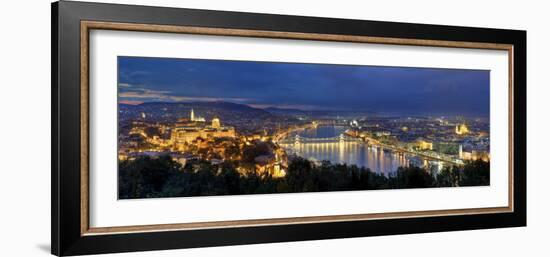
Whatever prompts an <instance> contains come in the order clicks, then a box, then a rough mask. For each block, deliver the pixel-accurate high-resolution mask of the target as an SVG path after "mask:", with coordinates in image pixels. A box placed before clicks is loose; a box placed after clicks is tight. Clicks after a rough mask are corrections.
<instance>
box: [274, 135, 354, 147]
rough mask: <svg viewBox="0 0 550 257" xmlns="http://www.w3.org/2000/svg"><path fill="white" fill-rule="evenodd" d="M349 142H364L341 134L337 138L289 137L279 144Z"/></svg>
mask: <svg viewBox="0 0 550 257" xmlns="http://www.w3.org/2000/svg"><path fill="white" fill-rule="evenodd" d="M348 142H363V141H362V140H361V139H359V138H355V137H350V136H346V135H344V134H340V135H339V136H336V137H301V136H300V135H296V136H294V137H287V138H285V139H283V140H281V141H279V142H278V143H279V144H281V145H292V144H294V145H297V144H316V143H348Z"/></svg>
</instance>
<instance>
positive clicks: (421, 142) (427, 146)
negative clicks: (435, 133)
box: [415, 138, 433, 150]
mask: <svg viewBox="0 0 550 257" xmlns="http://www.w3.org/2000/svg"><path fill="white" fill-rule="evenodd" d="M415 146H416V147H417V148H418V149H420V150H432V149H433V143H432V142H430V141H428V140H425V139H423V138H418V139H416V142H415Z"/></svg>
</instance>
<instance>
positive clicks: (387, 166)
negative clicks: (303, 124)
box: [284, 126, 409, 175]
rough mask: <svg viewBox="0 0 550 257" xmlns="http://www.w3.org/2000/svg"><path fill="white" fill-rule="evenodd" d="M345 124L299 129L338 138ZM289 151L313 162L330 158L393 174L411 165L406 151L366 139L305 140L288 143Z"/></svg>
mask: <svg viewBox="0 0 550 257" xmlns="http://www.w3.org/2000/svg"><path fill="white" fill-rule="evenodd" d="M345 129H346V128H345V127H339V126H319V127H317V128H311V129H306V130H303V131H299V132H295V133H293V134H291V135H290V136H292V137H294V136H296V134H298V135H299V136H300V137H303V138H331V137H338V136H339V135H340V134H341V133H343V132H344V131H345ZM284 147H285V149H286V150H287V152H289V154H292V153H295V154H296V155H298V156H301V157H304V158H306V159H309V160H312V161H323V160H328V161H330V162H332V163H346V164H348V165H352V164H355V165H357V166H359V167H365V168H369V169H370V170H371V171H374V172H378V173H383V174H385V175H389V174H390V173H393V172H395V171H396V170H397V168H398V167H400V166H408V164H409V160H408V158H407V157H406V156H404V155H402V154H397V153H393V152H391V151H388V150H382V149H381V148H378V147H368V146H367V145H366V144H364V143H362V142H339V141H336V140H335V141H334V142H304V143H299V144H287V145H285V146H284Z"/></svg>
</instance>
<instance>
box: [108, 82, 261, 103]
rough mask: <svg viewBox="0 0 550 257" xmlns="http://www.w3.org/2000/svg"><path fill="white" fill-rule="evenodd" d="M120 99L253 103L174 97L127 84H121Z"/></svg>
mask: <svg viewBox="0 0 550 257" xmlns="http://www.w3.org/2000/svg"><path fill="white" fill-rule="evenodd" d="M118 86H119V93H118V97H120V98H123V100H122V101H136V100H137V99H139V100H141V101H147V100H149V101H170V102H219V101H227V102H237V103H245V102H249V101H251V99H249V98H238V97H206V96H179V95H172V92H171V91H167V90H151V89H147V88H143V86H135V85H131V84H127V83H119V84H118Z"/></svg>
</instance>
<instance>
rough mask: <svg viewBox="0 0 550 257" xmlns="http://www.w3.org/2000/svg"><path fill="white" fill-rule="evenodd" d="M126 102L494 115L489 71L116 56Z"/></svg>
mask: <svg viewBox="0 0 550 257" xmlns="http://www.w3.org/2000/svg"><path fill="white" fill-rule="evenodd" d="M118 76H119V77H118V89H119V101H120V102H121V103H132V104H137V103H141V102H159V101H164V102H178V101H183V102H197V101H227V102H233V103H240V104H247V105H250V106H253V107H258V108H265V107H279V108H297V109H303V110H316V109H318V110H341V111H349V110H355V111H370V112H379V113H387V114H428V115H430V114H432V115H467V116H488V115H489V71H488V70H457V69H433V68H405V67H381V66H352V65H333V64H302V63H273V62H254V61H225V60H197V59H172V58H143V57H118Z"/></svg>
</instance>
